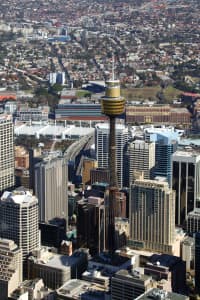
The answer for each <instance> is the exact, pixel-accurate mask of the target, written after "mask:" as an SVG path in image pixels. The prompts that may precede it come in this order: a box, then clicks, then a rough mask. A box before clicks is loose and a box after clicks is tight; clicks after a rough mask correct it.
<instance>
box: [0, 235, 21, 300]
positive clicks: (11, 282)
mask: <svg viewBox="0 0 200 300" xmlns="http://www.w3.org/2000/svg"><path fill="white" fill-rule="evenodd" d="M21 282H22V250H21V249H19V247H18V246H17V245H16V244H15V242H14V241H12V240H8V239H1V238H0V297H1V300H7V299H8V297H9V296H10V295H11V293H12V292H13V291H14V290H15V289H16V288H17V287H18V286H19V284H20V283H21Z"/></svg>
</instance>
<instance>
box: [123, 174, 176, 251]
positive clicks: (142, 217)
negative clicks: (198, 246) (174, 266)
mask: <svg viewBox="0 0 200 300" xmlns="http://www.w3.org/2000/svg"><path fill="white" fill-rule="evenodd" d="M129 217H130V239H131V240H132V241H133V245H134V243H135V244H138V243H139V244H140V247H141V248H145V249H149V250H153V251H160V252H164V253H169V254H171V253H172V252H173V243H174V239H175V193H174V191H172V190H171V189H170V188H169V187H168V184H167V183H166V182H159V181H155V180H145V179H144V180H136V181H135V183H134V184H133V185H131V199H130V213H129Z"/></svg>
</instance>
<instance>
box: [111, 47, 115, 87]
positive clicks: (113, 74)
mask: <svg viewBox="0 0 200 300" xmlns="http://www.w3.org/2000/svg"><path fill="white" fill-rule="evenodd" d="M112 80H113V81H114V80H115V57H114V53H113V54H112Z"/></svg>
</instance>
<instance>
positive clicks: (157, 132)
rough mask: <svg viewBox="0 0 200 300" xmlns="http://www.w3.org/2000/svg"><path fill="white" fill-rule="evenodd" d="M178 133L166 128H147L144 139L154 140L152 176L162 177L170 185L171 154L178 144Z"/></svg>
mask: <svg viewBox="0 0 200 300" xmlns="http://www.w3.org/2000/svg"><path fill="white" fill-rule="evenodd" d="M178 140H179V135H178V132H175V131H173V130H171V129H168V128H147V129H146V130H145V141H151V142H155V144H156V152H155V167H154V177H164V178H165V179H166V181H167V182H168V184H169V187H171V184H172V182H171V181H172V154H173V153H174V152H175V151H176V149H177V146H178Z"/></svg>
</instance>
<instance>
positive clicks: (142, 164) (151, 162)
mask: <svg viewBox="0 0 200 300" xmlns="http://www.w3.org/2000/svg"><path fill="white" fill-rule="evenodd" d="M128 161H129V184H131V183H132V180H133V173H134V172H137V171H142V172H143V173H144V179H152V176H153V168H154V166H155V143H152V142H145V141H143V140H136V141H134V142H132V143H130V144H129V146H128Z"/></svg>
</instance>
